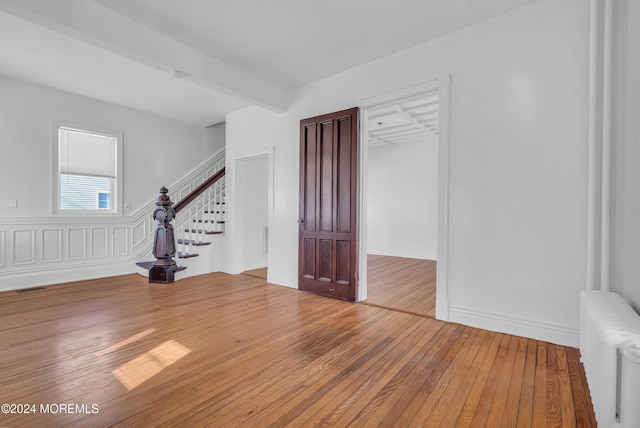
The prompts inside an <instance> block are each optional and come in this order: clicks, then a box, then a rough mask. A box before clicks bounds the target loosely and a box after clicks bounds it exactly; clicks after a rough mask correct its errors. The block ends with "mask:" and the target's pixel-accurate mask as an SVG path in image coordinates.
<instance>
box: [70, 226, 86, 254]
mask: <svg viewBox="0 0 640 428" xmlns="http://www.w3.org/2000/svg"><path fill="white" fill-rule="evenodd" d="M68 236H69V260H84V259H86V258H87V229H86V228H82V229H76V228H73V229H72V228H69V230H68Z"/></svg>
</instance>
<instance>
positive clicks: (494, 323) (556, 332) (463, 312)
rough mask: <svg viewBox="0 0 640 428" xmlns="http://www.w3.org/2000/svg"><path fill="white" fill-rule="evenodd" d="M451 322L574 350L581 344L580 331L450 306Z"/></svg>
mask: <svg viewBox="0 0 640 428" xmlns="http://www.w3.org/2000/svg"><path fill="white" fill-rule="evenodd" d="M449 321H451V322H456V323H459V324H463V325H467V326H469V327H476V328H482V329H485V330H491V331H497V332H500V333H506V334H512V335H514V336H522V337H527V338H530V339H536V340H542V341H545V342H550V343H555V344H558V345H563V346H571V347H574V348H577V347H578V345H579V343H580V335H579V330H578V329H574V328H569V327H565V326H558V325H553V324H546V323H541V322H537V321H531V320H525V319H521V318H514V317H508V316H503V315H495V314H489V313H484V312H480V311H475V310H469V309H465V308H459V307H453V306H449Z"/></svg>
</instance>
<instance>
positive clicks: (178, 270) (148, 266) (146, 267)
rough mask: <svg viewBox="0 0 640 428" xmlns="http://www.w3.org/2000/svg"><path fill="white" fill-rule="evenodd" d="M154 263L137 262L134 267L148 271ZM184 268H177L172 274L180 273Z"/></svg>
mask: <svg viewBox="0 0 640 428" xmlns="http://www.w3.org/2000/svg"><path fill="white" fill-rule="evenodd" d="M154 263H155V262H137V263H136V266H139V267H141V268H142V269H146V270H149V269H151V268H152V267H153V264H154ZM185 269H186V266H177V265H176V267H175V268H174V269H173V271H174V272H180V271H181V270H185Z"/></svg>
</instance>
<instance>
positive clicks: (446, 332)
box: [0, 273, 595, 427]
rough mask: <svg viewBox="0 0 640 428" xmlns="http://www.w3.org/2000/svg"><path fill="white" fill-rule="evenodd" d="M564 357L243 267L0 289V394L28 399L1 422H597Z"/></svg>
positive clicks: (547, 348) (580, 376)
mask: <svg viewBox="0 0 640 428" xmlns="http://www.w3.org/2000/svg"><path fill="white" fill-rule="evenodd" d="M578 358H579V353H578V351H577V350H576V349H573V348H565V347H562V346H557V345H552V344H548V343H544V342H539V341H535V340H528V339H524V338H520V337H514V336H509V335H505V334H499V333H493V332H489V331H485V330H478V329H473V328H469V327H465V326H461V325H458V324H452V323H444V322H440V321H437V320H433V319H429V318H425V317H419V316H415V315H410V314H406V313H402V312H397V311H390V310H386V309H382V308H378V307H374V306H368V305H362V304H353V303H347V302H342V301H339V300H333V299H327V298H322V297H317V296H313V295H311V294H306V293H303V292H300V291H298V290H293V289H289V288H286V287H280V286H275V285H269V284H267V283H266V281H265V280H264V279H261V278H256V277H253V276H248V275H226V274H221V273H214V274H208V275H202V276H197V277H192V278H188V279H184V280H181V281H179V282H177V283H175V284H173V285H162V284H148V283H147V280H146V278H143V277H141V276H138V275H126V276H119V277H112V278H104V279H100V280H93V281H85V282H77V283H69V284H61V285H56V286H49V287H47V288H46V289H45V290H41V291H34V292H28V293H23V294H18V293H16V292H4V293H0V361H1V365H0V403H9V404H15V405H16V406H14V410H18V408H17V405H24V404H27V405H29V406H31V405H33V406H35V408H31V407H30V408H28V410H29V411H31V410H33V409H35V411H33V412H31V413H28V414H17V413H9V414H3V413H0V426H3V427H43V426H47V427H58V426H72V427H107V426H115V427H138V426H140V427H157V426H162V427H172V426H176V427H194V426H196V427H197V426H214V427H312V426H335V427H346V426H353V427H378V426H381V427H391V426H398V427H419V426H427V427H438V426H442V427H453V426H460V427H476V426H477V427H485V426H487V427H509V426H514V427H515V426H517V427H529V426H535V427H541V426H546V427H571V426H583V427H590V426H595V421H594V416H593V411H592V406H591V402H590V398H589V393H588V390H587V387H586V384H585V378H584V372H583V368H582V365H581V364H580V362H579V360H578ZM41 405H43V406H44V407H41ZM22 410H24V408H23V409H22Z"/></svg>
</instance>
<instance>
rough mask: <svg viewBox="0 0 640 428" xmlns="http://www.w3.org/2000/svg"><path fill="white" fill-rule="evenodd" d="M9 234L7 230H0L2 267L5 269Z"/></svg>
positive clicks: (0, 263) (0, 261) (0, 262)
mask: <svg viewBox="0 0 640 428" xmlns="http://www.w3.org/2000/svg"><path fill="white" fill-rule="evenodd" d="M6 236H7V232H6V231H5V230H0V267H5V266H6V265H7V261H6V260H7V256H6V254H7V239H6Z"/></svg>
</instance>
